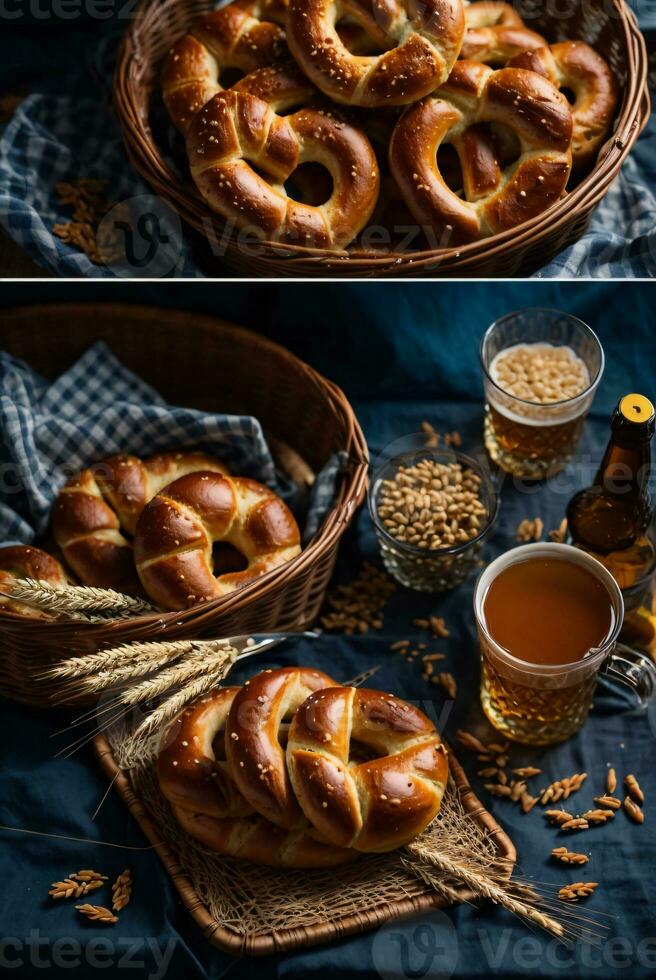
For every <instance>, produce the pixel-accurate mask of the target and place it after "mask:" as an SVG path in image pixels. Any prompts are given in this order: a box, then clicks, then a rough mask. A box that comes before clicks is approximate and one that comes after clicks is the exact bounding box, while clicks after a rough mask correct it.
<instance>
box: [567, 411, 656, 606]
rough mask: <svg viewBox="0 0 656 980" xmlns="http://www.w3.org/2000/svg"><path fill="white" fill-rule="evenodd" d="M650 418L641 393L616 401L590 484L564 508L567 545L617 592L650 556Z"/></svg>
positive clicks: (634, 578) (646, 565) (652, 414)
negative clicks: (600, 568)
mask: <svg viewBox="0 0 656 980" xmlns="http://www.w3.org/2000/svg"><path fill="white" fill-rule="evenodd" d="M655 418H656V413H655V411H654V406H653V405H652V403H651V402H650V401H649V399H648V398H645V396H644V395H637V394H631V395H625V396H624V397H623V398H621V399H620V401H619V404H618V405H617V408H616V409H615V411H614V412H613V416H612V418H611V435H610V439H609V442H608V445H607V447H606V452H605V453H604V456H603V459H602V461H601V465H600V467H599V470H598V472H597V475H596V476H595V480H594V483H593V485H592V486H591V487H587V488H586V489H584V490H580V491H579V492H578V493H577V494H575V496H574V497H572V499H571V500H570V502H569V504H568V507H567V524H568V530H569V533H570V535H571V538H572V542H573V544H575V545H577V546H578V547H579V548H583V549H584V550H585V551H589V552H591V553H593V554H594V555H595V557H597V558H599V560H600V561H601V562H602V563H603V564H604V565H606V567H607V568H608V569H609V570H610V571H611V572H612V573H613V575H615V577H616V578H617V580H618V583H619V585H620V586H621V587H623V588H626V587H628V586H630V585H633V584H634V582H636V581H637V579H638V578H640V576H641V575H642V574H644V572H645V571H646V570H647V569H648V568H649V566H650V565H651V564H652V563H653V561H654V557H655V555H654V545H653V543H652V542H651V541H650V540H649V538H648V536H647V529H648V527H649V523H650V520H651V514H652V503H651V496H650V490H649V481H650V475H651V440H652V436H653V435H654V423H655Z"/></svg>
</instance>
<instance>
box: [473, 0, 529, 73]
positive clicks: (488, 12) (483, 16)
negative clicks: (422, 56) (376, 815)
mask: <svg viewBox="0 0 656 980" xmlns="http://www.w3.org/2000/svg"><path fill="white" fill-rule="evenodd" d="M465 24H466V30H465V37H464V40H463V42H462V48H461V49H460V58H461V59H462V60H463V61H482V62H484V64H486V65H505V64H506V62H507V61H509V59H510V58H513V57H515V55H518V54H521V53H522V52H523V51H530V50H532V49H534V48H541V47H543V46H544V45H545V44H546V43H547V42H546V41H545V39H544V38H543V37H542V35H540V34H537V33H536V32H535V31H531V30H529V29H528V27H527V26H526V24H525V23H524V21H523V20H522V18H521V17H520V16H519V14H518V13H517V11H516V10H515V9H514V7H512V6H511V5H510V4H509V3H501V2H497V0H479V2H477V3H470V4H469V6H468V7H465Z"/></svg>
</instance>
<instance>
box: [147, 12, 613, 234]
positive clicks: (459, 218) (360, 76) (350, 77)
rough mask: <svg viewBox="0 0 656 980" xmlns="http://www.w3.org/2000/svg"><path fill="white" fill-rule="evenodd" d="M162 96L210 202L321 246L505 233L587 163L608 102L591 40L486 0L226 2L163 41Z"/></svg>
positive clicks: (561, 190) (607, 121) (606, 81)
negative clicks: (547, 29)
mask: <svg viewBox="0 0 656 980" xmlns="http://www.w3.org/2000/svg"><path fill="white" fill-rule="evenodd" d="M230 72H233V73H235V72H237V73H240V74H241V76H242V77H241V78H240V79H239V80H238V81H237V82H236V83H235V84H232V85H231V86H230V87H227V88H226V87H224V85H228V84H229V79H228V78H227V77H226V76H227V75H228V74H229V73H230ZM566 93H569V96H570V99H569V100H568V97H567V94H566ZM162 94H163V99H164V103H165V105H166V108H167V110H168V113H169V115H170V118H171V120H172V122H173V123H174V125H175V126H176V127H177V129H178V130H179V131H180V132H181V133H182V135H183V136H184V138H185V144H186V153H187V158H188V161H189V167H190V171H191V176H192V178H193V180H194V182H195V184H196V187H197V188H198V191H199V192H200V194H201V195H202V197H203V198H204V199H205V201H206V202H207V204H208V205H209V207H210V208H211V209H212V210H213V211H216V212H217V213H218V214H220V215H221V216H222V217H223V218H224V219H226V221H228V222H229V223H232V225H233V227H235V228H238V229H249V230H251V231H253V232H254V233H256V234H257V235H259V236H260V237H263V238H264V239H266V240H268V241H272V242H280V243H285V244H290V245H291V244H293V245H297V246H307V247H312V248H317V249H321V250H329V251H335V250H342V249H344V248H345V247H346V246H347V245H349V243H351V242H353V241H354V240H355V239H357V238H358V236H361V237H360V243H361V244H362V243H363V242H364V241H365V237H366V236H365V234H363V233H364V232H365V229H368V230H369V231H371V230H373V229H374V227H376V228H378V229H381V228H382V229H389V228H390V227H392V228H393V229H394V230H396V231H398V230H399V229H401V228H406V227H408V222H410V225H413V226H414V227H417V228H419V229H421V230H422V233H423V235H424V236H425V238H426V239H427V240H430V241H432V242H433V243H435V242H437V243H438V246H439V247H443V248H445V247H450V246H457V245H460V244H463V243H468V242H472V241H476V240H479V239H481V238H486V237H488V236H491V235H495V234H497V233H499V232H503V231H506V230H508V229H511V228H514V227H516V226H517V225H519V224H521V223H522V222H524V221H526V220H528V219H531V218H533V217H535V216H537V215H539V214H540V213H542V212H543V211H544V210H545V209H547V208H548V207H550V206H551V205H552V204H554V203H555V202H556V201H558V199H559V198H561V197H562V196H563V195H564V194H565V193H566V187H567V184H568V181H569V179H570V175H571V173H572V172H573V171H574V172H576V173H578V174H580V173H581V172H582V170H584V169H585V168H586V167H589V166H590V165H591V163H592V162H593V161H594V159H595V156H596V153H597V151H598V149H599V147H600V145H601V143H602V142H603V140H604V138H605V136H606V134H607V133H608V131H609V128H610V125H611V122H612V119H613V115H614V111H615V106H616V102H617V86H616V83H615V80H614V78H613V75H612V72H611V70H610V68H609V66H608V65H607V63H606V62H605V61H604V59H603V58H602V57H601V55H600V54H599V53H598V52H596V51H595V50H594V49H593V48H592V47H590V46H589V45H588V44H586V43H585V42H583V41H581V40H571V41H562V42H560V43H558V44H550V43H549V41H548V40H547V39H545V38H544V37H542V36H541V35H539V34H537V33H536V32H535V31H533V30H530V29H529V28H528V27H527V26H526V25H525V24H524V22H523V20H522V19H521V17H520V16H519V14H518V13H517V12H516V11H515V9H514V8H513V7H512V6H511V5H510V4H508V3H503V2H496V0H476V2H473V3H463V0H422V2H421V3H418V2H416V0H232V2H231V3H228V5H227V6H224V7H221V8H220V9H219V10H215V11H213V12H212V13H209V14H207V15H205V16H202V17H201V18H200V19H199V20H197V21H196V22H195V23H194V24H193V25H192V26H191V29H190V31H189V33H187V34H186V35H184V36H183V37H181V38H180V39H179V40H178V41H177V42H176V43H175V44H174V46H173V47H172V48H171V50H170V51H169V53H168V55H167V56H166V59H165V62H164V66H163V73H162ZM370 222H371V224H370ZM433 247H436V246H435V244H433Z"/></svg>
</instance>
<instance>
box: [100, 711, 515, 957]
mask: <svg viewBox="0 0 656 980" xmlns="http://www.w3.org/2000/svg"><path fill="white" fill-rule="evenodd" d="M94 748H95V751H96V754H97V757H98V759H99V761H100V764H101V766H102V768H103V770H104V772H105V773H106V775H107V776H108V777H109V778H110V780H112V781H114V785H115V787H116V789H117V790H118V792H119V794H120V796H121V797H122V798H123V800H124V801H125V803H126V804H127V806H128V808H129V810H130V812H131V813H132V815H133V816H134V817H135V819H136V820H137V822H138V823H139V825H140V826H141V828H142V830H143V831H144V833H145V834H146V836H147V838H148V839H149V840H150V841H151V843H152V844H154V845H155V850H156V851H157V853H158V854H159V856H160V858H161V860H162V862H163V864H164V866H165V868H166V869H167V871H168V873H169V875H170V876H171V879H172V881H173V883H174V884H175V887H176V888H177V890H178V892H179V894H180V896H181V898H182V900H183V902H184V903H185V905H186V907H187V909H188V910H189V912H190V913H191V915H192V917H193V918H194V919H195V921H196V922H197V923H198V924H199V925H200V926H201V928H202V929H203V931H204V933H205V935H206V936H207V938H208V939H209V940H210V941H211V942H212V943H213V944H214V945H215V946H218V947H219V948H220V949H222V950H224V951H227V952H230V953H233V954H238V955H251V956H261V955H266V954H269V953H275V952H281V951H284V950H290V949H295V948H298V947H305V946H311V945H315V944H317V943H322V942H327V941H330V940H331V939H335V938H338V937H341V936H345V935H349V934H352V933H357V932H364V931H365V930H368V929H373V928H375V927H377V926H380V925H381V924H382V923H383V922H386V921H388V920H390V919H395V918H400V917H402V916H408V915H412V914H416V913H418V912H421V911H424V910H426V909H429V908H438V907H443V906H445V905H447V904H449V903H450V899H449V898H447V897H446V896H445V895H443V894H439V893H438V892H436V891H435V890H433V889H429V888H427V886H426V884H425V883H424V882H423V881H421V880H420V878H418V877H417V876H416V875H414V874H413V873H412V872H411V871H410V870H408V867H407V866H406V865H404V863H403V862H402V860H401V856H400V852H398V851H394V852H391V853H389V854H381V855H366V856H365V855H363V857H362V858H361V860H359V861H357V862H355V863H354V864H352V865H347V866H344V867H340V868H339V874H338V875H336V874H335V869H334V868H332V869H328V870H320V871H281V870H280V869H278V868H275V869H274V868H266V867H262V866H259V865H258V866H256V865H253V864H249V863H247V862H244V861H238V860H235V859H232V858H227V857H224V856H222V855H217V854H214V853H213V852H211V851H209V850H207V849H206V848H204V847H203V846H202V845H200V844H198V843H197V842H196V841H194V840H193V839H191V838H190V837H188V836H187V835H186V834H185V832H184V831H183V830H182V829H181V828H180V827H179V826H178V824H177V823H176V821H175V818H174V817H173V814H172V812H171V809H170V807H169V805H168V803H167V801H166V800H165V799H164V797H163V796H162V794H161V792H160V790H159V786H158V782H157V777H156V773H155V768H154V764H153V763H154V760H155V757H156V739H151V740H150V742H149V743H146V744H144V745H143V746H141V747H140V749H139V752H138V753H136V752H135V745H134V742H133V741H132V740H131V739H130V736H129V733H128V732H126V730H125V729H124V728H123V727H121V728H120V729H119V730H117V731H109V732H106V733H105V734H103V735H98V736H97V737H96V739H95V741H94ZM449 765H450V777H449V784H448V786H447V790H446V793H445V795H444V800H443V803H442V807H441V809H440V813H439V815H438V817H437V818H436V819H435V820H434V821H433V823H432V825H431V826H430V828H429V829H428V830H427V831H425V833H424V835H422V837H426V838H428V837H430V838H431V839H432V840H431V843H432V844H436V845H438V846H443V847H444V849H445V850H447V851H448V852H449V853H451V854H454V853H455V854H457V855H458V856H459V858H460V859H461V860H466V859H467V858H468V857H473V858H475V859H476V861H477V862H480V860H481V858H482V859H484V860H488V861H490V862H492V861H494V860H498V859H505V860H506V861H507V864H508V875H510V873H511V871H512V867H513V864H514V861H515V857H516V852H515V848H514V846H513V844H512V841H511V840H510V838H509V837H508V835H507V834H506V833H505V832H504V831H503V830H502V829H501V827H500V826H499V825H498V824H497V823H496V821H495V820H494V818H493V817H492V815H491V814H490V813H489V812H488V811H487V810H486V809H485V808H484V807H483V805H482V804H481V803H480V801H479V800H478V798H477V797H476V795H475V794H474V792H473V790H472V788H471V786H470V785H469V783H468V781H467V777H466V776H465V773H464V772H463V770H462V768H461V766H460V764H459V763H458V761H457V759H456V758H455V756H454V755H453V753H452V752H450V753H449ZM444 883H445V885H448V886H449V888H450V891H451V894H453V891H454V889H455V891H457V894H458V898H459V899H460V900H462V901H470V900H471V899H472V898H474V896H473V894H472V892H471V891H469V890H468V889H467V888H465V887H463V886H462V885H458V883H457V882H454V881H453V879H451V880H450V879H449V878H448V876H446V875H445V876H444Z"/></svg>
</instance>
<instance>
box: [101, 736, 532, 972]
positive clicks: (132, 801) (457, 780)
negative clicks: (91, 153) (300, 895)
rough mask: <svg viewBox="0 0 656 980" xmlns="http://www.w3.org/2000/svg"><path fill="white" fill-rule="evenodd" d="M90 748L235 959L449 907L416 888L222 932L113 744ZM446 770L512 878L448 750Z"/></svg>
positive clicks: (503, 839)
mask: <svg viewBox="0 0 656 980" xmlns="http://www.w3.org/2000/svg"><path fill="white" fill-rule="evenodd" d="M94 749H95V752H96V756H97V758H98V761H99V762H100V765H101V767H102V769H103V772H104V773H105V775H106V776H107V778H108V779H109V780H110V781H112V782H113V783H114V786H115V787H116V789H117V790H118V793H119V795H120V796H121V798H122V799H123V801H124V802H125V804H126V805H127V807H128V809H129V810H130V813H131V814H132V816H133V817H134V818H135V820H136V821H137V823H138V824H139V826H140V827H141V829H142V830H143V832H144V834H145V835H146V837H147V838H148V840H149V841H150V842H151V843H152V844H153V845H154V849H155V850H156V851H157V853H158V855H159V857H160V859H161V861H162V863H163V865H164V867H165V868H166V870H167V871H168V873H169V875H170V877H171V880H172V881H173V884H174V885H175V887H176V889H177V890H178V893H179V895H180V897H181V898H182V901H183V902H184V904H185V906H186V908H187V910H188V911H189V913H190V914H191V916H192V918H193V919H194V920H195V921H196V922H197V923H198V925H199V926H200V927H201V929H202V930H203V933H204V935H205V936H206V938H207V939H209V941H210V942H211V943H212V944H213V945H214V946H218V948H219V949H222V950H224V951H225V952H227V953H232V954H234V955H237V956H244V955H246V956H266V955H268V954H271V953H280V952H284V951H286V950H290V949H296V948H299V947H307V946H315V945H318V944H319V943H324V942H329V941H330V940H331V939H338V938H339V939H341V938H343V937H344V936H350V935H353V934H354V933H359V932H366V931H367V930H369V929H375V928H377V927H378V926H380V925H382V924H383V923H384V922H387V921H389V920H390V919H400V918H403V917H407V916H411V915H417V914H418V913H420V912H424V911H426V910H427V909H431V908H443V907H445V906H446V905H448V904H449V903H448V901H447V900H446V899H444V898H443V897H442V896H440V895H437V894H436V893H435V892H433V891H429V890H427V891H422V890H421V889H419V894H417V895H415V896H413V897H408V898H400V899H398V900H397V901H394V902H387V903H384V904H380V905H378V906H376V907H372V908H367V909H362V910H361V911H360V912H359V913H358V914H355V915H350V916H347V917H335V918H333V919H329V918H326V920H325V921H323V922H322V923H320V924H315V925H311V926H306V927H296V928H293V929H283V930H280V929H278V930H276V931H275V932H270V933H268V934H259V935H248V934H246V935H239V934H238V933H237V932H235V931H234V930H230V929H226V928H225V926H224V925H223V924H222V923H221V922H219V921H217V919H215V918H214V917H213V916H212V915H211V914H210V912H209V910H208V909H207V908H206V907H205V905H204V904H203V902H202V900H201V898H200V896H199V895H198V893H197V891H196V889H195V887H194V883H193V882H192V881H191V880H190V878H189V877H188V876H187V875H186V874H185V872H184V870H183V868H182V867H181V861H180V858H179V856H178V855H177V854H176V853H175V852H174V850H173V848H172V847H170V846H169V844H167V843H165V842H163V837H164V834H163V832H162V829H161V828H160V826H159V824H158V821H157V819H156V817H155V816H154V815H153V814H152V812H150V811H149V810H148V809H147V808H146V806H145V805H144V803H143V802H142V801H141V800H140V799H139V797H138V795H137V794H136V793H135V791H134V789H133V788H132V785H131V783H130V781H129V779H128V777H127V776H126V775H125V773H124V772H123V771H122V770H120V769H119V767H118V765H117V763H116V760H115V759H114V756H113V753H112V749H111V746H110V744H109V742H108V741H107V739H106V738H105V736H104V735H98V736H96V738H95V740H94ZM449 768H450V772H451V776H452V778H453V783H454V789H455V792H456V793H457V794H458V796H459V798H460V803H461V805H462V807H463V809H464V811H465V813H466V814H467V815H468V817H470V818H471V819H472V820H474V821H476V823H477V824H478V825H479V826H480V827H481V828H482V829H483V830H484V831H485V832H486V833H487V835H488V837H489V839H490V840H491V841H492V842H493V844H494V848H495V852H496V856H497V857H499V858H505V859H506V860H507V861H508V874H509V875H510V873H511V871H512V867H513V865H514V862H515V860H516V856H517V854H516V851H515V847H514V845H513V843H512V841H511V840H510V838H509V837H508V835H507V834H506V833H505V832H504V831H503V830H502V829H501V827H500V826H499V825H498V823H497V822H496V820H495V819H494V817H493V816H492V814H491V813H489V812H488V811H487V810H486V809H485V808H484V806H483V805H482V803H481V802H480V800H479V799H478V797H477V796H476V795H475V793H474V791H473V790H472V788H471V786H470V785H469V782H468V781H467V777H466V775H465V773H464V771H463V769H462V767H461V766H460V764H459V762H458V760H457V759H456V758H455V756H454V755H453V752H452V751H451V750H450V751H449ZM365 860H366V858H365ZM280 874H284V872H280ZM459 892H460V894H461V900H462V901H463V902H465V901H471V900H472V899H473V898H474V896H473V895H472V893H471V892H470V891H468V890H467V889H466V888H464V887H463V888H462V890H460V889H459Z"/></svg>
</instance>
